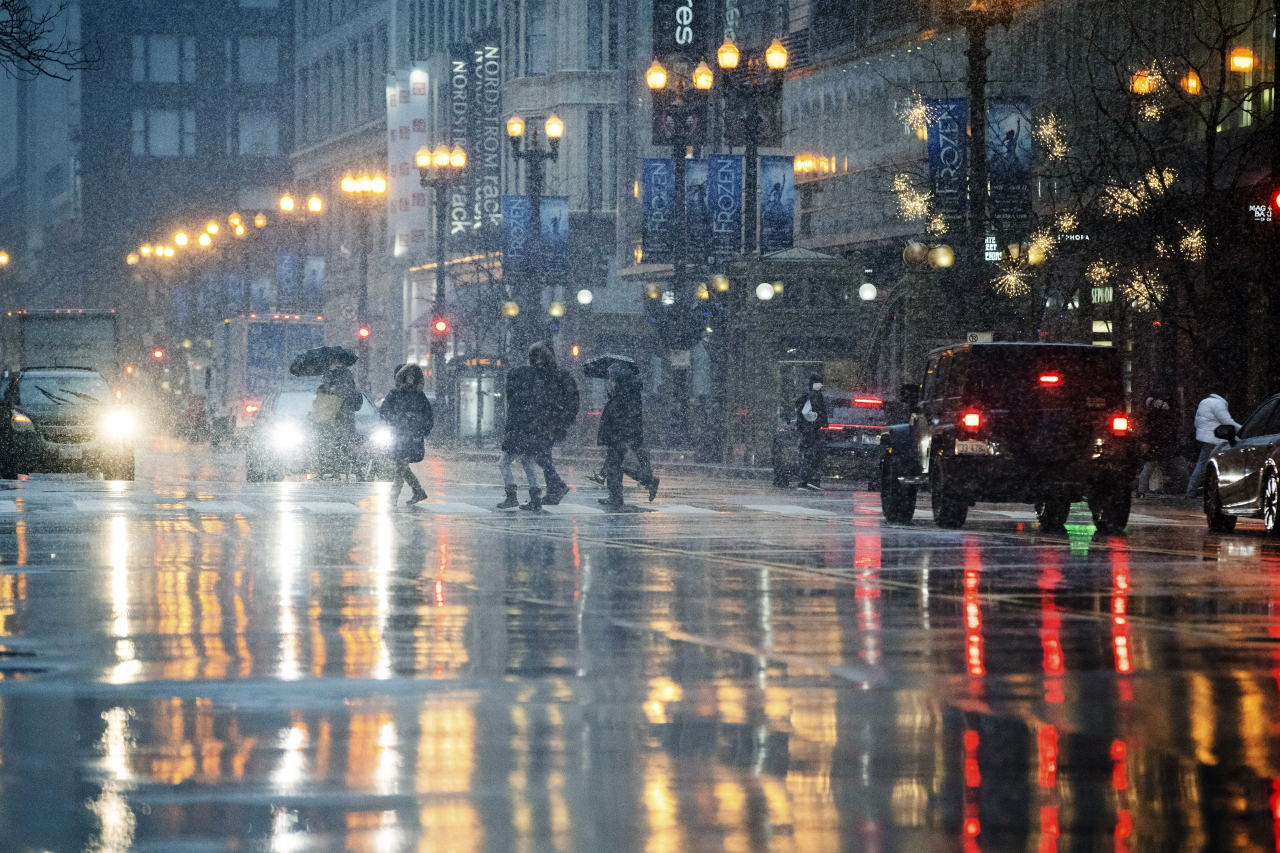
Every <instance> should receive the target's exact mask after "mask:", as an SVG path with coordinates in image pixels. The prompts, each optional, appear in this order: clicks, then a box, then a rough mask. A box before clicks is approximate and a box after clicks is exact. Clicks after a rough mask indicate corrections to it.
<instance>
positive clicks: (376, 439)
mask: <svg viewBox="0 0 1280 853" xmlns="http://www.w3.org/2000/svg"><path fill="white" fill-rule="evenodd" d="M369 440H370V441H372V442H373V443H374V444H376V445H377V446H378V447H388V446H390V444H391V430H389V429H387V428H386V427H379V428H378V429H375V430H374V431H373V434H372V435H370V436H369Z"/></svg>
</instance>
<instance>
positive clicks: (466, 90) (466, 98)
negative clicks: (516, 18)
mask: <svg viewBox="0 0 1280 853" xmlns="http://www.w3.org/2000/svg"><path fill="white" fill-rule="evenodd" d="M471 72H472V64H471V49H470V47H469V46H465V45H459V46H455V47H454V48H453V50H451V51H450V52H449V81H448V82H449V85H448V90H447V91H448V98H449V105H448V109H447V111H446V115H447V117H448V118H447V126H448V129H449V143H450V145H451V146H452V147H455V148H461V149H462V150H463V151H466V152H467V168H466V170H465V171H464V174H463V177H462V179H460V180H458V181H457V182H456V183H455V184H454V185H453V196H452V198H450V200H449V237H450V238H451V239H452V238H455V237H460V236H465V235H470V234H471V232H472V231H473V230H474V228H475V223H474V220H473V218H472V211H471V208H472V205H471V198H472V195H473V191H472V182H471V171H472V168H471V167H472V166H473V165H474V164H473V163H472V162H471V159H472V158H471V151H472V144H471V143H472V140H473V137H474V128H473V118H474V115H475V111H474V110H473V109H472V99H473V95H472V91H471ZM462 249H463V247H462V246H456V247H455V250H462Z"/></svg>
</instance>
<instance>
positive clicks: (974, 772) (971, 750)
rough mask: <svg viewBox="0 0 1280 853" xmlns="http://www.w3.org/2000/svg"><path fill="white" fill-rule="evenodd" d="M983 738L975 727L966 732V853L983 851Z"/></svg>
mask: <svg viewBox="0 0 1280 853" xmlns="http://www.w3.org/2000/svg"><path fill="white" fill-rule="evenodd" d="M980 742H981V739H980V737H979V735H978V733H977V732H976V731H974V730H973V729H966V730H965V733H964V785H965V789H964V853H981V850H982V848H981V847H979V846H978V835H980V834H981V833H982V824H981V822H980V821H979V820H978V788H979V787H980V786H981V785H982V773H981V771H979V769H978V745H979V744H980Z"/></svg>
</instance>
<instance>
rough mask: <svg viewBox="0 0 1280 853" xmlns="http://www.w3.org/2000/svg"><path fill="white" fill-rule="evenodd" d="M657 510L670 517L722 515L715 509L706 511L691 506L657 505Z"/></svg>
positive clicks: (702, 508)
mask: <svg viewBox="0 0 1280 853" xmlns="http://www.w3.org/2000/svg"><path fill="white" fill-rule="evenodd" d="M653 508H654V509H655V510H657V511H658V512H661V513H666V514H668V515H719V514H720V513H719V512H717V511H716V510H714V509H706V508H705V507H700V506H689V505H688V504H655V505H654V507H653Z"/></svg>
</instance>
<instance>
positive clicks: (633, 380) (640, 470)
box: [596, 359, 658, 512]
mask: <svg viewBox="0 0 1280 853" xmlns="http://www.w3.org/2000/svg"><path fill="white" fill-rule="evenodd" d="M607 376H608V379H609V401H608V402H607V403H605V406H604V411H603V412H601V413H600V430H599V432H598V433H597V434H596V443H597V444H599V445H601V446H602V447H604V448H605V457H604V467H605V484H606V485H607V486H608V488H609V497H607V498H602V499H601V500H600V503H602V504H604V505H605V506H607V507H609V509H611V510H612V511H614V512H622V511H623V510H625V509H626V505H625V504H624V503H623V502H622V475H623V474H624V473H625V474H626V475H627V476H629V477H631V479H633V480H635V481H636V482H637V483H639V484H640V485H642V486H647V487H648V489H649V500H650V501H651V502H652V501H653V499H654V498H655V497H657V495H658V477H657V476H656V475H655V474H654V473H653V468H652V466H651V465H650V464H649V454H648V453H646V452H645V449H644V400H643V398H642V396H641V386H640V374H639V372H638V371H637V370H636V366H635V362H633V361H631V360H630V359H616V360H614V361H613V362H611V363H610V364H609V367H608V369H607ZM628 452H630V454H631V455H632V456H634V457H635V460H636V466H635V467H634V468H632V467H628V466H627V465H626V459H627V454H628Z"/></svg>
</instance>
